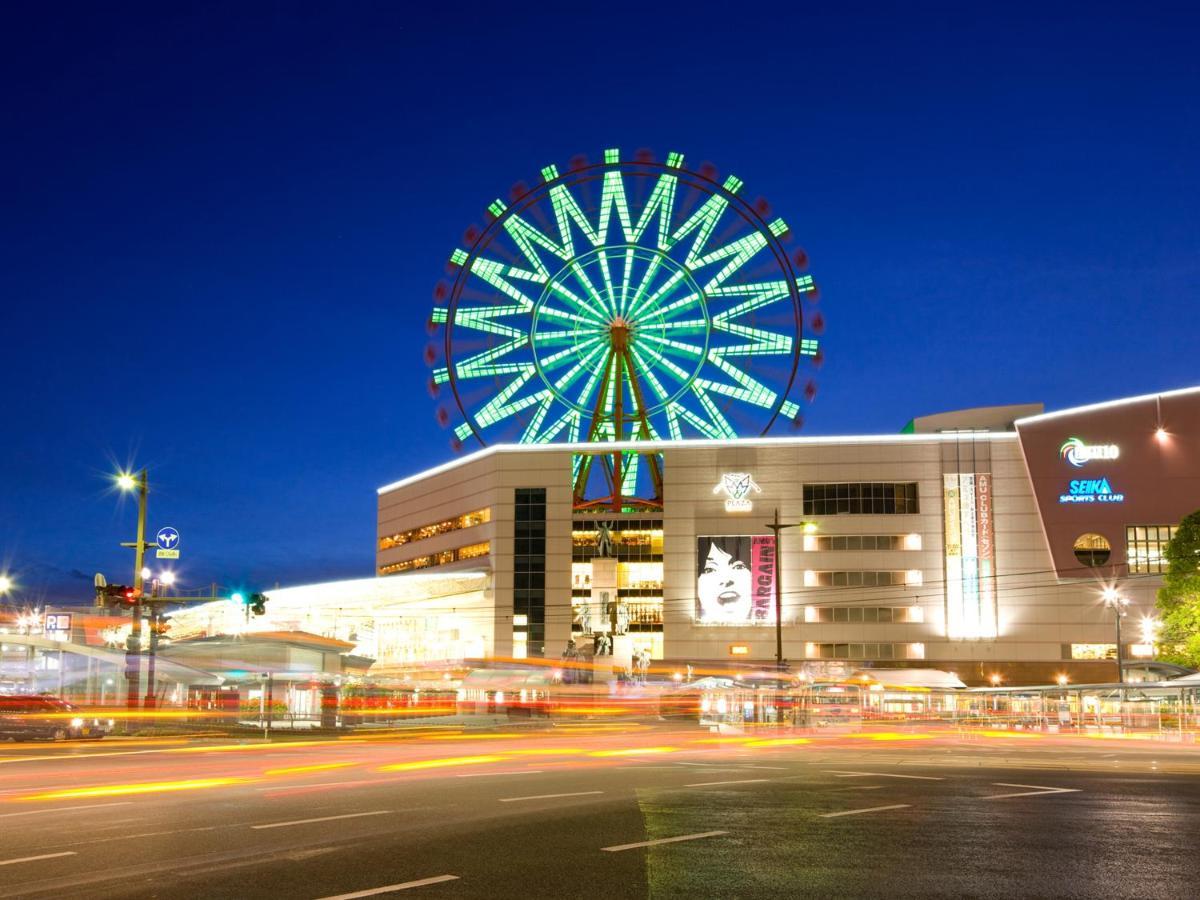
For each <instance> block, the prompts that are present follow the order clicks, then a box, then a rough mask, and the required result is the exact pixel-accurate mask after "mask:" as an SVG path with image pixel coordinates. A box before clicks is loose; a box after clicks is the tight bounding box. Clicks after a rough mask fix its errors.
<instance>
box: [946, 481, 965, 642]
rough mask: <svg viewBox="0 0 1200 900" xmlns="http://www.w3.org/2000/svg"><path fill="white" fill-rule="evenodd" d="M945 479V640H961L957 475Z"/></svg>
mask: <svg viewBox="0 0 1200 900" xmlns="http://www.w3.org/2000/svg"><path fill="white" fill-rule="evenodd" d="M942 479H943V490H942V513H943V516H944V521H945V523H946V637H948V638H961V637H962V636H963V618H964V613H963V582H962V527H961V525H962V523H961V520H960V518H959V514H958V475H957V474H955V475H943V476H942Z"/></svg>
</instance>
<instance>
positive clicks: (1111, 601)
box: [1104, 587, 1129, 684]
mask: <svg viewBox="0 0 1200 900" xmlns="http://www.w3.org/2000/svg"><path fill="white" fill-rule="evenodd" d="M1104 605H1105V606H1107V607H1108V608H1109V609H1111V610H1112V611H1113V612H1114V614H1115V618H1116V621H1117V681H1118V683H1120V684H1124V683H1125V656H1124V653H1123V651H1122V650H1121V618H1122V617H1123V616H1124V615H1125V607H1127V606H1128V605H1129V599H1128V598H1126V597H1122V596H1121V595H1120V594H1118V593H1117V589H1116V588H1111V587H1110V588H1105V589H1104Z"/></svg>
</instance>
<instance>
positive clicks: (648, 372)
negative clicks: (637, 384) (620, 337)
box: [629, 347, 670, 401]
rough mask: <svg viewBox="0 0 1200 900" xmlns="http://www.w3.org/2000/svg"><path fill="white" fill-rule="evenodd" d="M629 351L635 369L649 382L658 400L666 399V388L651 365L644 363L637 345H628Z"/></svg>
mask: <svg viewBox="0 0 1200 900" xmlns="http://www.w3.org/2000/svg"><path fill="white" fill-rule="evenodd" d="M629 352H630V353H631V354H632V355H633V359H634V362H635V363H636V364H637V370H638V371H639V372H640V373H641V375H642V377H643V378H644V379H646V381H647V382H649V383H650V387H652V388H653V389H654V393H655V394H656V395H657V396H658V399H659V401H663V400H666V399H667V398H668V397H669V396H670V395H669V394H668V393H667V390H666V388H664V387H663V385H662V382H661V381H659V380H658V376H657V375H655V374H654V369H653V367H651V366H648V365H646V360H645V359H644V358H643V357H642V354H641V353H639V352H638V348H637V347H630V348H629Z"/></svg>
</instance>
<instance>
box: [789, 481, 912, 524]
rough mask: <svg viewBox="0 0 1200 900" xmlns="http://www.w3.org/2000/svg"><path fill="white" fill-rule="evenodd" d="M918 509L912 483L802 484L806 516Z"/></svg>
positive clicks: (890, 512)
mask: <svg viewBox="0 0 1200 900" xmlns="http://www.w3.org/2000/svg"><path fill="white" fill-rule="evenodd" d="M917 512H920V509H919V508H918V504H917V484H916V482H911V481H910V482H891V481H860V482H849V483H846V484H806V485H805V486H804V514H805V515H806V516H839V515H858V516H870V515H893V514H895V515H904V514H909V513H917Z"/></svg>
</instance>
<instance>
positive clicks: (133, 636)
mask: <svg viewBox="0 0 1200 900" xmlns="http://www.w3.org/2000/svg"><path fill="white" fill-rule="evenodd" d="M117 485H118V486H119V487H120V488H121V489H122V490H133V489H134V488H137V492H138V524H137V541H136V542H134V543H129V542H124V543H122V544H121V546H122V547H133V590H134V603H133V625H132V627H131V629H130V632H129V641H128V643H127V644H126V645H125V646H126V650H125V681H126V684H127V685H128V687H129V693H128V697H127V700H126V705H127V706H128V707H129V708H130V709H137V708H138V705H139V704H138V700H139V691H138V688H139V685H140V682H141V676H142V658H141V654H142V592H143V588H144V580H145V579H143V578H142V568H143V566H144V561H145V556H146V546H147V545H146V499H147V496H148V495H149V493H150V479H149V471H148V470H147V469H146V468H143V469H142V471H141V472H140V473H139V474H138V475H137V477H136V478H135V477H134V476H133V475H122V476H121V477H120V478H118V479H117ZM147 698H148V699H149V704H148V705H150V706H152V705H153V704H154V685H153V684H151V685H148V686H147Z"/></svg>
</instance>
